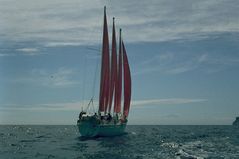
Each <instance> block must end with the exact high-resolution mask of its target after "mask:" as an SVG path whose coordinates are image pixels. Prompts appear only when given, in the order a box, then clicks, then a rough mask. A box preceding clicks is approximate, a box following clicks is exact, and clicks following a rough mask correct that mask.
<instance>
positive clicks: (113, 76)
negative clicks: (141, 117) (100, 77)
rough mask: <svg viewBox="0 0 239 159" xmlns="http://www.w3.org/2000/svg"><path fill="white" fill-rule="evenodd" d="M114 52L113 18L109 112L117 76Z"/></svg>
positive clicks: (115, 54)
mask: <svg viewBox="0 0 239 159" xmlns="http://www.w3.org/2000/svg"><path fill="white" fill-rule="evenodd" d="M116 52H117V51H116V36H115V21H114V18H113V30H112V52H111V73H110V92H109V107H108V111H109V112H111V107H112V100H113V94H114V91H115V83H116V78H117V53H116Z"/></svg>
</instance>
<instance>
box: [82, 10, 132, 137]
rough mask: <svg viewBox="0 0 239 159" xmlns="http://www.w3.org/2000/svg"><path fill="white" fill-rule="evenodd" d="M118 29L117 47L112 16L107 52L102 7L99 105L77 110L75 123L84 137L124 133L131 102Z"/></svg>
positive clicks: (129, 78)
mask: <svg viewBox="0 0 239 159" xmlns="http://www.w3.org/2000/svg"><path fill="white" fill-rule="evenodd" d="M121 32H122V31H121V29H120V31H119V45H118V48H119V49H118V50H117V42H116V32H115V20H114V18H113V28H112V45H111V51H110V49H109V47H110V46H109V37H108V26H107V16H106V7H104V23H103V40H102V54H101V73H100V89H99V106H98V112H97V113H96V112H95V113H94V114H90V113H87V112H86V111H83V110H82V111H81V112H80V114H79V119H78V120H77V126H78V128H79V132H80V134H81V136H83V137H96V136H116V135H121V134H124V133H125V128H126V125H127V122H128V115H129V109H130V102H131V73H130V66H129V63H128V57H127V53H126V48H125V45H124V42H123V40H122V36H121ZM117 52H118V53H117ZM122 99H123V101H122Z"/></svg>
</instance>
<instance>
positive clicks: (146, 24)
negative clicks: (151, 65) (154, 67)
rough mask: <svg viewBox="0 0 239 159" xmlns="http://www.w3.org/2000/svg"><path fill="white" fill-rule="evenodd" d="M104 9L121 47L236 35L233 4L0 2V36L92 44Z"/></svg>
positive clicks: (238, 23) (49, 42)
mask: <svg viewBox="0 0 239 159" xmlns="http://www.w3.org/2000/svg"><path fill="white" fill-rule="evenodd" d="M13 4H14V5H13ZM104 5H107V7H108V10H107V12H108V20H109V25H111V23H112V21H111V18H112V17H113V16H116V22H117V27H122V28H123V36H124V37H125V39H126V41H127V42H145V41H147V42H160V41H169V40H175V39H188V40H195V39H198V38H199V39H200V38H207V37H208V35H209V34H210V33H220V32H232V31H233V32H238V31H239V29H238V28H239V20H238V16H239V13H238V8H237V6H238V2H237V1H229V2H228V1H221V0H211V1H210V2H209V1H207V0H202V1H188V0H183V1H180V2H178V1H167V0H162V1H158V0H150V1H144V0H139V1H127V3H121V2H117V1H106V0H103V1H98V0H92V1H86V0H81V1H78V0H69V1H65V0H58V1H53V0H42V1H39V2H32V1H28V0H22V1H21V2H20V1H17V0H9V1H1V2H0V19H1V21H0V32H1V33H2V34H3V36H2V37H4V38H5V39H7V40H10V41H17V42H24V41H37V42H38V43H40V44H42V45H45V46H59V45H72V44H73V45H87V44H98V43H100V42H101V36H102V33H101V31H102V19H103V18H102V17H103V16H102V13H103V6H104ZM228 8H230V9H228ZM19 24H20V25H19ZM109 30H110V31H111V29H109Z"/></svg>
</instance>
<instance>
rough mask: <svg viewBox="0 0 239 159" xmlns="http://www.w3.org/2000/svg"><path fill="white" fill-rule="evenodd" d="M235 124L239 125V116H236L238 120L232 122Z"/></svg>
mask: <svg viewBox="0 0 239 159" xmlns="http://www.w3.org/2000/svg"><path fill="white" fill-rule="evenodd" d="M232 125H233V126H239V117H236V120H235V121H234V122H233V123H232Z"/></svg>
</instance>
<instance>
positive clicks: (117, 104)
mask: <svg viewBox="0 0 239 159" xmlns="http://www.w3.org/2000/svg"><path fill="white" fill-rule="evenodd" d="M121 95H122V42H121V29H120V37H119V62H118V72H117V80H116V90H115V103H114V112H116V113H120V112H121Z"/></svg>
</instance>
